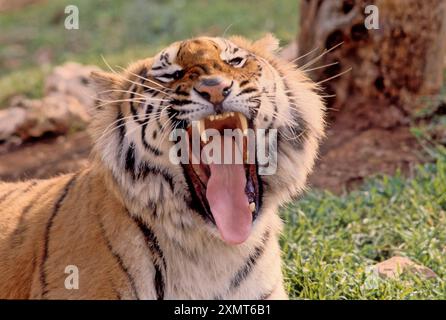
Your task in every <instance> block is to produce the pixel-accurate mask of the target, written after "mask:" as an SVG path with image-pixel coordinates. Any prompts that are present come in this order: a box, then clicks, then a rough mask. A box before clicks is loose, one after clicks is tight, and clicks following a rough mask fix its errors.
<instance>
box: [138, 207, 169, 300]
mask: <svg viewBox="0 0 446 320" xmlns="http://www.w3.org/2000/svg"><path fill="white" fill-rule="evenodd" d="M130 216H131V217H132V219H133V220H134V221H135V222H136V224H137V226H138V228H139V230H141V232H142V234H143V235H144V239H145V240H146V241H145V242H146V244H147V246H148V248H149V250H150V252H151V254H152V256H153V257H154V260H153V266H154V267H155V277H154V285H155V290H156V297H157V300H163V299H164V289H165V281H164V276H163V272H162V271H161V267H164V273H166V270H167V266H166V260H165V258H164V254H163V251H162V250H161V248H160V245H159V242H158V239H157V238H156V236H155V233H154V232H153V230H152V229H150V228H149V227H148V226H147V225H146V224H145V223H144V222H143V221H142V220H141V218H139V217H134V216H133V215H131V214H130ZM160 261H161V262H162V265H160Z"/></svg>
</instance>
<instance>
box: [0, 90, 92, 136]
mask: <svg viewBox="0 0 446 320" xmlns="http://www.w3.org/2000/svg"><path fill="white" fill-rule="evenodd" d="M90 118H91V116H90V115H89V114H88V112H87V111H86V109H85V107H84V106H83V105H82V104H80V103H79V101H78V100H77V99H76V98H74V97H72V96H67V95H63V94H56V93H54V94H52V95H50V96H47V97H44V98H43V99H26V98H24V97H16V98H15V99H14V100H13V102H12V105H11V107H10V108H8V109H5V110H0V140H3V141H8V140H10V139H11V138H13V137H19V138H20V139H21V140H27V139H29V138H37V137H41V136H43V135H44V134H45V133H52V134H65V133H67V132H68V131H69V130H70V129H72V128H78V129H82V128H84V127H85V126H86V124H87V123H88V122H89V121H90Z"/></svg>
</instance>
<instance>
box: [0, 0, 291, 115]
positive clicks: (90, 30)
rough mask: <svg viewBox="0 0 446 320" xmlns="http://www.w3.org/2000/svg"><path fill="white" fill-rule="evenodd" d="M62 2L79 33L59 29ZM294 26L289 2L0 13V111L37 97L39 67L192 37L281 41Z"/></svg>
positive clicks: (128, 57)
mask: <svg viewBox="0 0 446 320" xmlns="http://www.w3.org/2000/svg"><path fill="white" fill-rule="evenodd" d="M66 5H76V6H78V8H79V27H80V28H79V30H66V29H65V28H64V20H65V17H66V15H65V13H64V8H65V6H66ZM297 28H298V2H297V1H296V0H281V1H280V3H279V2H278V1H274V0H257V1H248V0H245V1H240V0H226V1H210V0H209V1H207V0H187V1H186V0H167V1H166V0H136V1H125V0H114V1H106V0H95V1H91V0H48V1H46V2H43V3H40V4H36V5H32V6H28V7H25V8H23V9H20V10H17V11H13V12H8V13H2V14H0V30H1V32H0V43H1V45H0V88H1V89H2V90H0V108H1V107H2V106H3V107H4V106H5V104H6V102H7V100H8V99H9V98H10V97H11V96H12V95H14V94H24V95H26V96H29V97H35V96H39V95H41V94H42V92H41V87H42V85H41V79H43V77H44V75H45V74H46V72H47V70H48V69H49V68H50V67H51V66H54V65H57V64H60V63H63V62H64V61H67V60H74V61H78V62H82V63H92V64H96V65H99V66H101V67H105V66H104V63H103V61H102V59H101V55H104V56H105V57H106V59H107V60H112V63H117V64H120V65H124V66H125V65H127V64H128V63H130V62H131V61H133V60H137V59H140V58H143V57H147V56H150V55H152V54H153V53H154V52H156V51H157V50H159V49H160V48H162V47H164V46H165V45H167V44H169V43H171V42H173V41H176V40H181V39H185V38H189V37H193V36H198V35H216V36H220V35H223V34H226V35H232V34H241V35H244V36H246V37H249V38H257V37H259V36H261V35H262V34H264V33H266V32H273V33H275V34H276V35H277V36H278V37H279V39H281V40H282V44H286V43H287V42H289V41H291V40H292V39H294V38H295V36H296V33H297ZM45 57H46V58H45Z"/></svg>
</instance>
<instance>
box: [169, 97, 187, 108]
mask: <svg viewBox="0 0 446 320" xmlns="http://www.w3.org/2000/svg"><path fill="white" fill-rule="evenodd" d="M170 103H171V104H173V105H176V106H179V107H181V106H184V105H186V104H191V103H192V101H191V100H187V99H185V100H180V99H173V100H171V101H170Z"/></svg>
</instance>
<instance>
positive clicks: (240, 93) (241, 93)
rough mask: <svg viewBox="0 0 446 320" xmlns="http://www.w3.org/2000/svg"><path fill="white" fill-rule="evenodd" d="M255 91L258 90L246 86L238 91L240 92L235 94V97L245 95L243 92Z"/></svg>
mask: <svg viewBox="0 0 446 320" xmlns="http://www.w3.org/2000/svg"><path fill="white" fill-rule="evenodd" d="M257 91H258V90H257V89H256V88H253V87H248V88H245V89H243V90H242V91H240V92H239V93H238V94H237V97H239V96H242V95H245V94H248V93H251V92H257Z"/></svg>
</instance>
